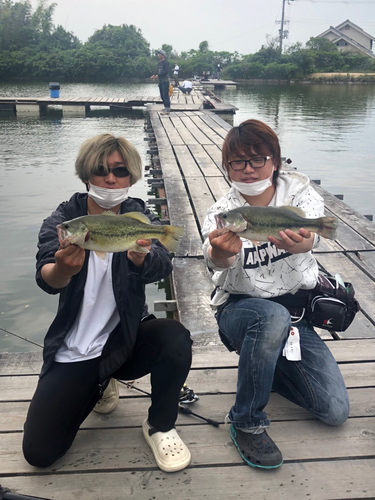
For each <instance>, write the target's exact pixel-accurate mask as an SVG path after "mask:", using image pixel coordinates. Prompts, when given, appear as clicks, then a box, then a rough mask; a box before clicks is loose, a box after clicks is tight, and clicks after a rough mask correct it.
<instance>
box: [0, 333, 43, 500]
mask: <svg viewBox="0 0 375 500" xmlns="http://www.w3.org/2000/svg"><path fill="white" fill-rule="evenodd" d="M0 330H2V331H3V332H5V333H9V335H13V337H17V338H18V339H21V340H25V341H26V342H29V344H34V345H36V346H38V347H41V348H42V349H43V346H42V345H40V344H38V343H37V342H33V341H32V340H29V339H28V338H26V337H21V335H17V334H16V333H13V332H10V331H9V330H6V329H5V328H1V326H0ZM0 499H1V497H0Z"/></svg>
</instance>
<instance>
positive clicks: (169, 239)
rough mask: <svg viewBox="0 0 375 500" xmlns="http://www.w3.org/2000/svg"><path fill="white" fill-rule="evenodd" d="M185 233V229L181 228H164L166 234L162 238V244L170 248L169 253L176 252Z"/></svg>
mask: <svg viewBox="0 0 375 500" xmlns="http://www.w3.org/2000/svg"><path fill="white" fill-rule="evenodd" d="M183 232H184V228H183V227H179V226H167V225H166V226H164V234H163V236H161V238H160V242H161V243H163V245H164V246H165V247H166V248H168V250H169V251H171V252H175V251H176V250H177V246H178V239H179V238H180V236H182V234H183Z"/></svg>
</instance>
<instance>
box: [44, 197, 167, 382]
mask: <svg viewBox="0 0 375 500" xmlns="http://www.w3.org/2000/svg"><path fill="white" fill-rule="evenodd" d="M126 212H142V213H145V214H146V215H147V216H148V218H149V219H150V221H151V222H152V223H154V224H160V221H159V219H158V218H157V217H156V216H155V215H153V214H151V212H150V211H149V210H148V209H147V208H146V207H145V204H144V202H143V201H142V200H139V199H137V198H128V199H127V200H125V201H124V202H123V203H122V205H121V213H126ZM83 215H87V194H86V193H76V194H74V195H73V196H72V198H71V199H70V200H69V201H67V202H64V203H61V204H60V205H59V206H58V207H57V209H56V210H55V211H54V212H53V213H52V214H51V215H50V217H48V218H47V219H45V220H44V221H43V224H42V227H41V229H40V232H39V242H38V248H39V251H38V253H37V256H36V258H37V264H36V282H37V284H38V285H39V286H40V287H41V288H42V289H43V290H44V291H46V292H47V293H51V294H57V293H60V299H59V307H58V311H57V314H56V317H55V319H54V320H53V322H52V324H51V326H50V327H49V329H48V332H47V334H46V336H45V339H44V349H43V360H44V363H43V367H42V371H41V374H40V376H41V377H42V376H43V375H44V374H45V373H46V372H47V370H48V368H49V367H50V366H51V363H52V362H53V360H54V357H55V354H56V352H57V350H58V349H59V347H60V346H61V344H62V342H63V340H64V338H65V336H66V334H67V332H68V331H69V329H70V328H71V326H72V325H73V323H74V321H75V319H76V317H77V315H78V313H79V310H80V306H81V303H82V299H83V292H84V287H85V283H86V278H87V268H88V258H89V253H90V252H89V251H88V250H86V251H85V253H86V258H85V262H84V265H83V267H82V269H81V271H80V272H79V273H78V274H76V275H75V276H73V277H72V278H71V280H70V282H69V284H68V285H67V286H66V287H65V288H63V289H62V290H60V289H55V288H51V287H50V286H49V285H47V283H45V282H44V281H43V279H42V276H41V269H42V267H43V266H44V265H45V264H47V263H54V262H55V257H54V255H55V252H56V251H57V250H58V248H59V241H58V237H57V229H56V226H57V225H58V224H61V223H62V222H64V221H67V220H71V219H74V218H76V217H80V216H83ZM171 271H172V263H171V260H170V257H169V253H168V251H167V250H166V249H165V247H164V246H163V245H161V243H159V241H157V240H153V242H152V247H151V251H150V253H149V254H148V255H147V256H146V259H145V261H144V266H143V268H142V269H141V270H139V269H137V268H136V267H135V266H134V265H133V263H132V262H131V261H130V260H129V259H128V257H127V252H120V253H114V254H113V260H112V281H113V292H114V296H115V300H116V304H117V309H118V312H119V315H120V325H121V328H116V329H115V330H114V332H112V333H111V335H110V336H109V338H108V340H107V343H106V344H105V346H104V349H103V353H102V356H101V362H100V365H99V379H100V383H101V382H103V381H104V380H105V379H106V378H108V377H109V375H111V373H113V372H114V371H115V370H117V369H118V368H119V367H120V366H122V365H123V364H124V363H125V362H126V360H127V359H129V358H130V357H131V355H132V352H133V349H134V344H135V339H136V336H137V331H138V327H139V324H140V322H141V320H142V319H144V318H145V317H147V316H148V311H147V305H146V303H145V284H147V283H153V282H155V281H159V280H161V279H163V278H165V277H167V276H168V275H169V274H170V273H171Z"/></svg>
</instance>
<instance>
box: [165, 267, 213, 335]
mask: <svg viewBox="0 0 375 500" xmlns="http://www.w3.org/2000/svg"><path fill="white" fill-rule="evenodd" d="M173 269H174V270H173V273H172V276H173V283H174V289H175V294H176V297H175V298H176V300H177V304H178V309H179V311H180V321H181V322H182V323H183V324H184V325H185V326H186V328H188V329H189V330H190V332H192V333H193V334H195V333H196V332H202V333H199V335H197V336H196V338H195V339H194V343H195V345H205V344H206V343H207V342H210V341H211V339H212V332H213V331H216V330H217V325H216V320H215V318H214V315H213V313H212V310H211V307H210V294H211V291H212V288H213V287H212V283H211V277H210V275H209V272H208V270H207V268H206V265H205V264H204V262H203V260H201V259H185V258H180V259H174V260H173ZM187 283H188V284H189V286H188V287H187V286H186V284H187ZM198 337H199V338H198Z"/></svg>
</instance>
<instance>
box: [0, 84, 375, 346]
mask: <svg viewBox="0 0 375 500" xmlns="http://www.w3.org/2000/svg"><path fill="white" fill-rule="evenodd" d="M215 92H216V93H217V94H218V95H220V96H222V97H223V98H224V99H225V100H226V101H228V102H230V103H232V104H234V105H235V106H237V107H238V108H239V110H238V111H237V114H236V115H235V116H234V124H235V125H238V124H239V123H240V122H241V121H243V120H245V119H247V118H257V119H260V120H263V121H265V122H266V123H268V124H269V125H270V126H271V127H272V128H274V129H275V131H276V132H277V133H278V135H279V137H280V142H281V146H282V153H283V155H284V156H289V157H291V158H292V160H293V164H292V165H293V166H295V167H297V169H298V170H300V171H303V172H305V173H307V174H308V175H309V176H310V177H311V178H312V179H320V180H321V181H322V186H323V187H324V188H325V189H327V190H328V191H330V192H332V193H334V194H337V193H340V194H341V193H342V194H344V201H345V202H346V203H348V204H349V205H351V206H352V207H353V208H355V209H356V210H358V211H359V212H361V213H366V214H374V215H375V199H374V196H373V193H374V188H375V176H374V174H373V167H372V164H373V147H372V144H373V141H374V136H375V86H372V85H298V86H297V85H296V86H281V87H279V86H262V87H260V86H258V87H238V88H237V90H236V91H235V90H233V89H228V90H220V91H219V90H218V91H215ZM0 95H1V96H8V97H14V96H20V97H47V96H48V95H49V89H48V83H46V84H16V85H11V84H0ZM157 95H158V90H157V86H156V85H155V84H118V85H117V84H112V85H111V84H95V85H93V84H62V85H61V90H60V96H61V97H82V96H89V97H124V98H130V97H134V96H157ZM103 132H109V133H113V134H115V135H125V136H126V137H127V138H128V139H129V140H130V141H131V142H133V144H134V145H135V146H136V147H137V148H138V150H139V151H140V154H141V157H142V159H143V162H144V164H145V163H146V160H147V153H146V149H147V142H146V141H144V140H143V138H144V130H143V112H142V111H141V110H137V111H136V112H129V111H126V110H119V111H118V112H112V111H110V110H109V109H108V108H107V109H103V108H96V109H92V110H90V112H89V113H88V115H87V116H86V117H80V118H73V117H64V116H63V114H62V110H61V108H58V107H57V108H48V109H47V110H46V111H45V112H44V113H43V114H42V116H41V117H33V116H30V117H28V116H19V117H17V116H16V115H14V114H13V113H9V112H8V111H5V112H3V111H0V144H1V148H2V153H1V156H0V174H1V178H0V232H1V235H2V238H1V239H0V255H1V259H2V266H1V277H0V283H1V287H0V327H2V328H6V329H9V330H10V331H14V332H15V333H17V334H19V335H22V336H24V337H28V338H30V339H32V340H34V341H36V342H39V343H41V342H42V339H43V336H44V334H45V331H46V329H47V328H48V326H49V324H50V322H51V320H52V319H53V317H54V314H55V310H56V305H57V299H56V297H52V296H49V295H47V294H45V293H44V292H42V291H41V290H40V289H39V288H38V287H37V286H36V285H35V282H34V272H35V253H36V242H37V235H38V231H39V228H40V225H41V222H42V220H43V218H44V217H46V216H48V215H49V214H50V213H51V212H52V210H54V209H55V207H56V206H57V204H59V203H60V202H61V201H63V200H64V199H66V200H67V199H69V197H70V196H71V195H72V194H73V193H74V192H76V191H81V190H84V187H83V185H82V183H81V182H80V181H79V180H78V179H77V178H76V177H75V175H74V162H75V157H76V154H77V152H78V149H79V146H80V145H81V143H82V142H83V141H84V140H85V139H87V138H89V137H92V136H93V135H95V134H99V133H103ZM147 191H148V186H147V182H146V181H145V180H144V179H143V180H142V181H140V182H139V183H137V184H136V185H135V186H133V187H132V189H131V194H132V196H138V197H140V198H143V199H147V198H148V195H147ZM147 294H148V297H149V303H150V304H151V305H152V303H153V301H154V300H158V299H162V298H164V291H163V290H159V289H158V287H157V285H151V286H150V287H148V291H147ZM0 349H1V350H2V351H12V350H13V351H27V350H36V349H37V348H36V347H35V346H31V345H29V344H26V343H25V342H24V341H21V340H17V339H14V338H13V337H10V336H5V335H4V334H3V333H2V332H1V331H0Z"/></svg>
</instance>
